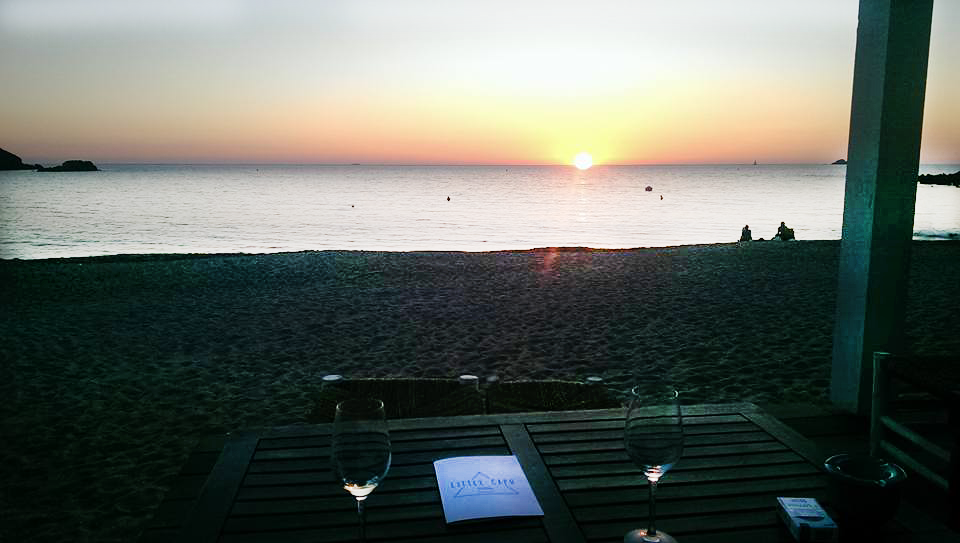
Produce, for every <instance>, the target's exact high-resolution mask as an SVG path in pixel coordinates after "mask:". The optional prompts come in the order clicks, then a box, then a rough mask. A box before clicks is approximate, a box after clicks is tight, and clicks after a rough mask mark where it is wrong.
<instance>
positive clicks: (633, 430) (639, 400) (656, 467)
mask: <svg viewBox="0 0 960 543" xmlns="http://www.w3.org/2000/svg"><path fill="white" fill-rule="evenodd" d="M630 396H631V397H630V407H629V408H628V409H627V420H626V424H625V426H624V438H623V441H624V445H625V446H626V449H627V454H628V455H629V456H630V460H633V463H634V464H636V465H637V466H639V467H641V468H642V469H643V474H644V475H645V476H646V477H647V482H648V483H649V484H648V486H649V488H650V520H649V524H648V527H647V529H645V530H644V529H637V530H633V531H631V532H629V533H627V535H625V536H624V538H623V541H624V543H646V542H657V543H676V541H677V540H676V539H674V538H673V537H672V536H671V535H669V534H667V533H666V532H663V531H658V530H657V504H656V496H657V484H658V483H659V482H660V478H661V477H663V476H664V474H666V473H667V471H668V470H669V469H670V468H672V467H673V464H675V463H676V462H677V460H679V459H680V455H681V454H682V453H683V418H682V416H681V414H680V401H679V393H678V392H677V391H676V390H675V389H674V388H673V387H671V386H668V385H660V384H654V385H651V386H649V387H647V386H636V387H634V388H633V390H631V391H630Z"/></svg>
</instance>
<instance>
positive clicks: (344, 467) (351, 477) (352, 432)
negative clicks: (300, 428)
mask: <svg viewBox="0 0 960 543" xmlns="http://www.w3.org/2000/svg"><path fill="white" fill-rule="evenodd" d="M390 458H391V454H390V433H389V432H388V431H387V419H386V415H385V414H384V409H383V402H382V401H380V400H375V399H353V400H346V401H343V402H340V403H339V404H337V414H336V416H335V417H334V420H333V471H334V474H335V475H336V477H337V480H338V481H340V482H341V483H343V488H344V489H345V490H346V491H347V492H349V493H350V494H352V495H353V497H354V498H356V499H357V515H358V516H359V517H360V541H361V542H365V541H366V540H367V534H366V512H365V511H364V508H363V503H364V500H366V499H367V496H369V495H370V493H371V492H373V489H375V488H377V485H378V484H380V481H382V480H383V478H384V477H386V475H387V470H389V469H390Z"/></svg>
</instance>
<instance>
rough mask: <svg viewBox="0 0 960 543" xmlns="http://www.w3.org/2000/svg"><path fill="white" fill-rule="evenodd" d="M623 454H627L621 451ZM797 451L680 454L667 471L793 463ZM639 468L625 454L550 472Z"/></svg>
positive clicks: (556, 475) (607, 472)
mask: <svg viewBox="0 0 960 543" xmlns="http://www.w3.org/2000/svg"><path fill="white" fill-rule="evenodd" d="M624 456H626V455H624ZM802 460H803V459H802V458H801V457H800V455H798V454H797V453H795V452H793V451H782V452H775V453H758V454H744V455H727V456H714V457H703V458H683V457H681V458H680V461H679V462H677V464H676V466H674V468H673V470H672V471H671V472H670V473H669V474H668V475H667V476H668V477H670V475H671V474H673V473H678V472H681V473H682V472H683V471H687V470H698V469H699V470H703V469H710V470H713V469H717V468H731V467H734V468H735V467H746V466H767V465H775V464H793V463H796V462H802ZM641 472H642V469H641V468H640V467H639V466H637V465H636V464H634V463H633V462H631V461H630V459H629V458H626V457H625V458H624V459H623V460H622V461H619V462H602V463H600V462H597V463H586V462H584V463H581V464H576V465H567V466H551V467H550V474H551V475H553V478H554V479H562V478H566V477H588V476H589V477H593V476H597V475H613V474H618V473H619V474H623V473H629V474H631V475H635V474H637V473H641Z"/></svg>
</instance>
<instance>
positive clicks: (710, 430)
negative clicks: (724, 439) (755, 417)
mask: <svg viewBox="0 0 960 543" xmlns="http://www.w3.org/2000/svg"><path fill="white" fill-rule="evenodd" d="M756 431H757V426H756V425H755V424H753V423H751V422H750V421H747V420H744V421H743V422H737V423H727V424H705V425H703V426H693V427H688V426H684V431H683V433H684V436H685V437H690V436H705V435H711V434H731V433H737V432H756ZM531 437H532V438H533V441H534V443H536V444H538V445H539V444H541V443H556V442H568V443H573V442H577V441H594V440H608V439H613V440H622V439H623V424H622V423H621V424H620V425H619V426H616V427H614V428H607V429H602V430H592V431H588V430H578V431H576V432H542V433H539V434H536V435H531Z"/></svg>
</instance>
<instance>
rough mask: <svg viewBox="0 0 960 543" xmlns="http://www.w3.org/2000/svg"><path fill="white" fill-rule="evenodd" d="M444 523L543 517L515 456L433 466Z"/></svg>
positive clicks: (461, 459) (459, 460)
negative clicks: (499, 518)
mask: <svg viewBox="0 0 960 543" xmlns="http://www.w3.org/2000/svg"><path fill="white" fill-rule="evenodd" d="M433 469H434V470H435V471H436V472H437V485H438V486H439V487H440V500H441V502H443V516H444V517H445V518H446V519H447V523H451V522H458V521H461V520H473V519H481V518H495V517H525V516H542V515H543V509H541V508H540V502H538V501H537V497H536V496H535V495H534V493H533V489H532V488H530V482H529V481H527V477H526V475H524V474H523V469H522V468H521V467H520V462H519V461H518V460H517V457H516V456H458V457H454V458H444V459H442V460H437V461H435V462H434V463H433Z"/></svg>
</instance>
